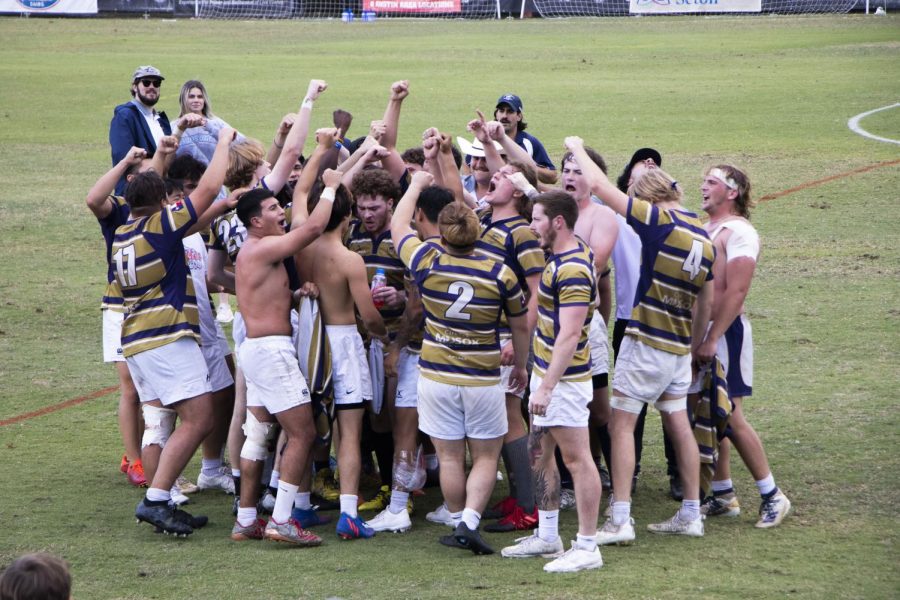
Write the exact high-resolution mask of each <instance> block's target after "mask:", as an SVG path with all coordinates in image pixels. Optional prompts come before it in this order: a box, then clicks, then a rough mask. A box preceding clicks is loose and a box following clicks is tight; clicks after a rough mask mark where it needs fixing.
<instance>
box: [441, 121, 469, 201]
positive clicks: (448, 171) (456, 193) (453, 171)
mask: <svg viewBox="0 0 900 600" xmlns="http://www.w3.org/2000/svg"><path fill="white" fill-rule="evenodd" d="M439 139H440V153H439V154H438V164H440V167H441V178H442V179H443V181H444V187H445V188H447V189H448V190H450V191H451V192H453V197H454V198H455V199H456V201H457V202H462V203H463V204H467V203H466V199H465V194H464V193H463V186H462V179H460V178H459V169H458V168H457V166H456V161H455V160H453V140H451V139H450V136H449V135H448V134H446V133H441V134H439Z"/></svg>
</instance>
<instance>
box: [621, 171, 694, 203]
mask: <svg viewBox="0 0 900 600" xmlns="http://www.w3.org/2000/svg"><path fill="white" fill-rule="evenodd" d="M628 195H629V196H631V197H632V198H640V199H642V200H646V201H647V202H650V203H651V204H659V203H660V202H678V203H679V204H680V203H681V198H682V195H683V194H682V191H681V186H680V185H678V182H677V181H675V179H674V178H673V177H672V176H671V175H669V174H668V173H666V172H665V171H663V170H662V169H650V170H649V171H646V172H645V173H643V174H642V175H641V176H640V177H638V179H637V181H635V182H634V183H632V184H631V187H630V188H628Z"/></svg>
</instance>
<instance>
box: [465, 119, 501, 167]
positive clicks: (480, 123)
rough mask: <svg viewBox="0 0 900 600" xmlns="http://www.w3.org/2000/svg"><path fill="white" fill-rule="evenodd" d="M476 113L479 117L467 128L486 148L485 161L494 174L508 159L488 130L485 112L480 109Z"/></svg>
mask: <svg viewBox="0 0 900 600" xmlns="http://www.w3.org/2000/svg"><path fill="white" fill-rule="evenodd" d="M475 113H476V114H477V115H478V118H477V119H472V120H471V121H469V123H468V125H466V129H468V130H469V131H471V132H472V133H474V134H475V138H476V139H477V140H478V141H479V142H481V147H482V148H484V161H485V162H486V163H487V168H488V171H490V172H491V174H492V175H493V174H494V173H496V172H497V171H499V170H500V169H502V168H503V165H505V164H506V161H504V160H503V156H501V155H500V153H499V152H497V148H495V147H494V141H493V140H492V139H491V136H490V132H489V131H488V126H487V122H486V121H485V120H484V113H482V112H481V111H480V110H476V111H475Z"/></svg>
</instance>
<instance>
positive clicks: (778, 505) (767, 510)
mask: <svg viewBox="0 0 900 600" xmlns="http://www.w3.org/2000/svg"><path fill="white" fill-rule="evenodd" d="M790 510H791V501H790V500H788V497H787V496H785V495H784V494H783V493H782V492H781V490H778V492H776V493H775V495H773V496H772V497H771V498H768V499H766V500H763V502H762V504H760V505H759V521H757V522H756V526H757V527H758V528H760V529H768V528H770V527H776V526H778V524H779V523H781V522H782V521H783V520H784V518H785V517H786V516H787V514H788V513H789V512H790Z"/></svg>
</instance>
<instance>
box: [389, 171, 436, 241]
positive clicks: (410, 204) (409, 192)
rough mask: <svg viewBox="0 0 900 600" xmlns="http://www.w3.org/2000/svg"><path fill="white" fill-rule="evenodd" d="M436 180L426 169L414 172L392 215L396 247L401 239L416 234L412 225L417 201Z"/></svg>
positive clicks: (392, 231)
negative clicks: (423, 191)
mask: <svg viewBox="0 0 900 600" xmlns="http://www.w3.org/2000/svg"><path fill="white" fill-rule="evenodd" d="M433 181H434V177H432V176H431V173H428V172H426V171H418V172H416V173H414V174H413V176H412V181H411V182H410V184H409V187H408V188H407V189H406V193H405V194H403V197H402V198H400V202H398V203H397V208H395V209H394V216H392V217H391V240H392V241H393V242H394V248H399V247H400V241H401V240H402V239H403V238H405V237H406V236H408V235H415V231H413V228H412V226H411V225H410V224H409V223H410V221H412V218H413V213H415V212H416V201H418V199H419V194H421V193H422V190H424V189H425V188H427V187H428V186H429V185H431V183H432V182H433Z"/></svg>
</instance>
